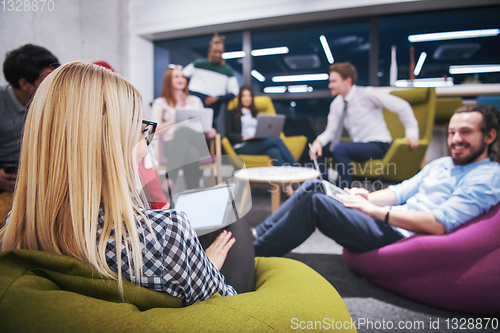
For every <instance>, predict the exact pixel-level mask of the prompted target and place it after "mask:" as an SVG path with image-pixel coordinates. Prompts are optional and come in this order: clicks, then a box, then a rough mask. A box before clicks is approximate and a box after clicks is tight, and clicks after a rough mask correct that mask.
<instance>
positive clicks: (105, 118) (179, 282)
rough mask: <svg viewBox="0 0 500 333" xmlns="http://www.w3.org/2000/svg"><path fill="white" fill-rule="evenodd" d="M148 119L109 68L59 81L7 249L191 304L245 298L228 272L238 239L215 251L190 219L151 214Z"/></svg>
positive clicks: (26, 145) (19, 195)
mask: <svg viewBox="0 0 500 333" xmlns="http://www.w3.org/2000/svg"><path fill="white" fill-rule="evenodd" d="M143 117H144V116H143V111H142V100H141V96H140V94H139V93H138V92H137V90H136V89H135V88H134V87H133V86H132V85H130V84H129V83H128V82H127V81H125V80H124V79H123V78H121V77H120V76H119V75H117V74H114V73H112V72H111V71H109V70H107V69H105V68H102V67H99V66H96V65H92V64H83V63H78V62H74V63H70V64H66V65H64V66H62V67H60V68H59V69H57V70H55V71H54V72H53V73H52V74H50V75H49V76H48V77H47V78H46V79H45V80H44V81H43V82H42V84H41V85H40V87H39V89H38V91H37V93H36V94H35V97H34V100H33V103H32V105H31V108H30V112H29V114H28V117H27V122H26V126H25V132H24V138H23V145H22V150H21V157H20V165H19V175H18V178H17V183H16V190H15V194H14V203H13V208H12V211H11V214H10V216H9V217H8V219H7V223H6V225H5V226H4V227H3V228H2V229H1V230H0V244H1V250H2V251H5V250H10V249H30V250H41V251H47V252H51V253H57V254H63V255H67V256H71V257H76V258H78V259H81V260H83V261H86V262H88V263H90V264H91V265H92V266H94V267H95V268H96V269H97V271H98V272H99V273H100V274H101V275H102V276H104V277H107V278H111V279H116V280H118V282H119V286H120V288H121V283H122V281H123V279H124V278H125V279H128V280H130V281H132V282H134V283H136V284H140V285H142V286H144V287H146V288H150V289H153V290H157V291H161V292H165V293H168V294H171V295H173V296H177V297H180V298H182V300H183V302H184V304H185V305H190V304H193V303H194V302H196V301H200V300H204V299H206V298H208V297H210V296H211V295H213V294H215V293H220V294H221V295H223V296H231V295H234V294H236V291H235V289H234V288H233V287H231V286H230V285H228V284H226V282H225V279H224V276H223V275H222V274H221V273H220V272H219V270H220V269H221V267H222V265H223V263H224V260H225V258H226V254H227V252H228V251H229V249H230V248H231V246H232V245H233V244H234V243H235V239H234V237H232V235H231V233H230V232H227V231H225V232H223V233H222V234H221V235H220V236H219V237H217V239H216V241H215V242H214V243H213V244H212V245H211V246H210V247H208V248H207V249H206V252H205V251H204V250H203V249H202V247H201V245H200V242H199V240H198V238H197V237H196V235H195V233H194V231H193V230H192V229H191V227H190V224H189V221H188V220H187V217H186V215H185V214H184V213H182V212H178V211H175V210H151V209H148V208H144V205H145V204H144V203H143V201H142V200H141V199H140V198H139V195H138V193H137V190H136V187H137V184H138V179H137V178H138V177H137V166H138V160H140V159H141V158H142V157H143V156H144V155H145V154H146V153H147V144H149V143H150V141H151V139H152V136H153V134H154V129H155V128H154V127H155V124H154V123H152V122H147V121H144V120H143ZM116 239H120V240H122V241H121V242H116V241H115V240H116ZM174 258H176V259H174Z"/></svg>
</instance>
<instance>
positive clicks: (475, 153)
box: [450, 141, 488, 165]
mask: <svg viewBox="0 0 500 333" xmlns="http://www.w3.org/2000/svg"><path fill="white" fill-rule="evenodd" d="M462 145H463V146H464V148H469V149H470V144H469V143H463V144H462ZM455 146H460V145H459V144H452V145H451V146H450V151H451V149H452V148H454V147H455ZM487 148H488V145H487V144H486V142H484V141H483V143H482V144H481V146H480V147H478V149H470V153H469V154H468V155H466V156H462V157H457V156H453V153H452V154H451V158H452V160H453V164H455V165H467V164H470V163H472V162H474V161H475V160H476V159H477V158H478V157H479V156H481V154H482V153H484V151H485V149H487Z"/></svg>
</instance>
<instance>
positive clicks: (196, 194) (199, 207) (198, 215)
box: [174, 184, 236, 235]
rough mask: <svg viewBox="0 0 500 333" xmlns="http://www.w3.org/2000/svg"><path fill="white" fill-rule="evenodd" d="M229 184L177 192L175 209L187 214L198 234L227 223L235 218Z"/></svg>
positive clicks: (221, 226)
mask: <svg viewBox="0 0 500 333" xmlns="http://www.w3.org/2000/svg"><path fill="white" fill-rule="evenodd" d="M232 193H233V192H232V187H231V186H230V185H226V184H224V185H221V186H215V187H211V188H208V189H202V190H192V191H185V192H182V193H179V195H178V196H177V198H176V199H175V206H174V209H175V210H180V211H183V212H184V213H186V214H187V216H188V219H189V222H190V223H191V226H192V227H193V229H194V230H195V231H196V233H197V234H198V235H200V234H204V233H207V232H211V231H214V230H217V229H220V228H223V227H225V226H226V225H229V224H230V223H231V222H233V221H235V220H236V218H235V217H236V216H235V213H234V211H235V207H236V206H235V204H234V199H233V194H232Z"/></svg>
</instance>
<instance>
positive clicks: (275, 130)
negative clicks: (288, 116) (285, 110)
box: [254, 113, 285, 139]
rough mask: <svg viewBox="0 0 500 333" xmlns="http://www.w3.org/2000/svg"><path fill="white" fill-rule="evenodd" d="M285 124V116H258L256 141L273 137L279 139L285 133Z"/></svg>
mask: <svg viewBox="0 0 500 333" xmlns="http://www.w3.org/2000/svg"><path fill="white" fill-rule="evenodd" d="M284 124H285V116H284V115H282V114H277V115H266V114H260V113H259V114H258V115H257V129H256V130H255V135H254V139H263V138H271V137H279V136H280V133H281V132H282V131H283V125H284Z"/></svg>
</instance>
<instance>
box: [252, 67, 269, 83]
mask: <svg viewBox="0 0 500 333" xmlns="http://www.w3.org/2000/svg"><path fill="white" fill-rule="evenodd" d="M250 74H252V76H253V77H254V78H256V79H257V80H258V81H260V82H264V81H266V77H265V76H264V75H262V74H261V73H259V72H258V71H256V70H255V69H253V70H252V71H251V72H250Z"/></svg>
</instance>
